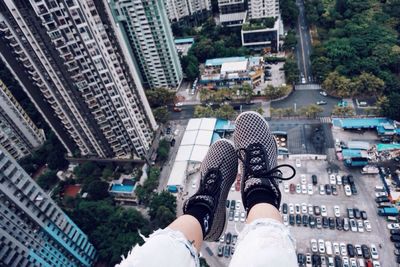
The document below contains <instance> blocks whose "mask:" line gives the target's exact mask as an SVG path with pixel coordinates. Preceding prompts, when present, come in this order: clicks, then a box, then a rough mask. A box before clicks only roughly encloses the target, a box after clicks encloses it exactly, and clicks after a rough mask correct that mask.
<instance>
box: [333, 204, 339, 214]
mask: <svg viewBox="0 0 400 267" xmlns="http://www.w3.org/2000/svg"><path fill="white" fill-rule="evenodd" d="M333 210H334V213H335V217H340V207H339V206H338V205H335V206H333Z"/></svg>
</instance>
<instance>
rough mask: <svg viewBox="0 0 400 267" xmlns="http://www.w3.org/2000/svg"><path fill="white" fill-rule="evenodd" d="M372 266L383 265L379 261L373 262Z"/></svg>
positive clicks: (378, 266)
mask: <svg viewBox="0 0 400 267" xmlns="http://www.w3.org/2000/svg"><path fill="white" fill-rule="evenodd" d="M372 266H373V267H381V264H380V263H379V261H373V262H372Z"/></svg>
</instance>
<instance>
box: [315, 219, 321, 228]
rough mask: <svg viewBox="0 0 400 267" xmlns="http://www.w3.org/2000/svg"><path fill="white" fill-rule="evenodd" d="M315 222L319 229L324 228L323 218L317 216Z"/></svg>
mask: <svg viewBox="0 0 400 267" xmlns="http://www.w3.org/2000/svg"><path fill="white" fill-rule="evenodd" d="M315 224H316V226H317V228H318V229H321V228H322V219H321V217H317V218H316V219H315Z"/></svg>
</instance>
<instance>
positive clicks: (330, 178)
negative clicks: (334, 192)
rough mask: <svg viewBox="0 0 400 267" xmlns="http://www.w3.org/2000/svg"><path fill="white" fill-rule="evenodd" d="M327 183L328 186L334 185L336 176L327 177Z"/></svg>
mask: <svg viewBox="0 0 400 267" xmlns="http://www.w3.org/2000/svg"><path fill="white" fill-rule="evenodd" d="M329 183H330V184H336V176H335V175H334V174H331V175H330V176H329Z"/></svg>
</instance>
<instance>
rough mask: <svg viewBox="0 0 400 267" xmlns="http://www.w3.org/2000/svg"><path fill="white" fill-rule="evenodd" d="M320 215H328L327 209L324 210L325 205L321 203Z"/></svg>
mask: <svg viewBox="0 0 400 267" xmlns="http://www.w3.org/2000/svg"><path fill="white" fill-rule="evenodd" d="M321 215H322V216H325V217H326V216H328V211H327V210H326V206H325V205H321Z"/></svg>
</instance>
